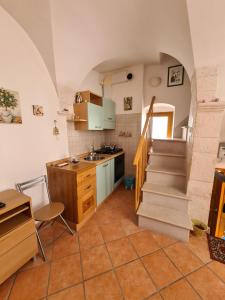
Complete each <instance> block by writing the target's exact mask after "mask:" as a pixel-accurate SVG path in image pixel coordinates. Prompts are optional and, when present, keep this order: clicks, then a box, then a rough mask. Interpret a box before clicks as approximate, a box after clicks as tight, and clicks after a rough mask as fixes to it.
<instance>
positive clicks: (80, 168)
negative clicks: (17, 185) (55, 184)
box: [46, 151, 124, 174]
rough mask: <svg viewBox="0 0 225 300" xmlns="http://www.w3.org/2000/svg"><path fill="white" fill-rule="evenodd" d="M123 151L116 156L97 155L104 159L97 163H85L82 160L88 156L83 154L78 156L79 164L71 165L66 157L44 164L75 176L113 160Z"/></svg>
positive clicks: (85, 161)
mask: <svg viewBox="0 0 225 300" xmlns="http://www.w3.org/2000/svg"><path fill="white" fill-rule="evenodd" d="M123 153H124V151H121V152H118V153H116V154H98V155H99V156H102V157H104V159H101V160H97V161H87V160H85V159H84V157H86V156H88V153H84V154H81V155H80V156H79V162H78V163H75V164H74V163H71V162H70V158H69V157H66V158H64V159H60V160H55V161H52V162H49V163H47V164H46V167H52V168H57V169H61V170H63V171H67V172H75V173H77V174H79V173H82V172H84V171H86V170H89V169H92V168H94V167H95V166H97V165H100V164H103V163H105V162H106V161H109V160H110V159H113V158H115V157H117V156H119V155H121V154H123ZM64 162H67V163H68V165H66V166H63V167H59V166H57V165H58V164H61V163H64Z"/></svg>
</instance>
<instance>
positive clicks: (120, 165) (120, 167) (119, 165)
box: [114, 153, 125, 183]
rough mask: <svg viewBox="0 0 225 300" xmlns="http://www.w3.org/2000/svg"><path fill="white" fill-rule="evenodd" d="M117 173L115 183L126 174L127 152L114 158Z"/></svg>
mask: <svg viewBox="0 0 225 300" xmlns="http://www.w3.org/2000/svg"><path fill="white" fill-rule="evenodd" d="M114 161H115V173H114V183H117V182H118V181H119V180H120V179H121V178H122V177H123V176H124V165H125V154H124V153H122V154H120V155H118V156H116V157H115V158H114Z"/></svg>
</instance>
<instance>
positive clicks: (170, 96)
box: [144, 56, 191, 137]
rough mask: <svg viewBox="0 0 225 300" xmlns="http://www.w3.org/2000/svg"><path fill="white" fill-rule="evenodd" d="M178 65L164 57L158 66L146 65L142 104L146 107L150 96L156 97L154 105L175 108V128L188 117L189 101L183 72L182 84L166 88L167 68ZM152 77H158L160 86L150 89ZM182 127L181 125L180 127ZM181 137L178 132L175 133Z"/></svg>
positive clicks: (186, 81)
mask: <svg viewBox="0 0 225 300" xmlns="http://www.w3.org/2000/svg"><path fill="white" fill-rule="evenodd" d="M178 64H180V63H179V62H178V61H177V60H175V59H173V58H171V57H168V56H166V57H165V58H164V59H163V60H162V63H161V64H159V65H147V66H145V72H144V103H145V106H148V105H149V104H150V102H151V99H152V96H156V103H157V102H159V103H168V104H171V105H173V106H175V118H174V127H175V128H176V127H177V126H178V125H179V124H180V123H181V122H182V121H183V120H184V119H186V118H187V117H188V115H189V110H190V101H191V87H190V80H189V78H188V75H187V73H186V71H185V73H184V84H183V85H180V86H174V87H167V76H168V67H170V66H174V65H178ZM152 77H160V78H161V79H162V82H161V84H160V85H159V86H158V87H152V86H151V85H150V83H149V81H150V79H151V78H152ZM182 126H183V125H182ZM177 134H178V135H181V130H180V132H179V131H178V132H177ZM177 137H178V136H177Z"/></svg>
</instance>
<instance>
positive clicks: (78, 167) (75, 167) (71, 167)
mask: <svg viewBox="0 0 225 300" xmlns="http://www.w3.org/2000/svg"><path fill="white" fill-rule="evenodd" d="M64 162H67V163H68V165H66V166H63V167H59V166H57V165H58V164H60V163H64ZM46 167H52V168H56V169H60V170H63V171H66V172H74V173H77V174H80V173H82V172H84V171H87V170H89V169H92V168H94V166H93V165H91V164H89V163H87V162H86V161H79V162H78V163H71V162H70V158H69V157H66V158H64V159H60V160H56V161H52V162H49V163H47V164H46Z"/></svg>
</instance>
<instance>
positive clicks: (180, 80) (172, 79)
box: [167, 65, 184, 87]
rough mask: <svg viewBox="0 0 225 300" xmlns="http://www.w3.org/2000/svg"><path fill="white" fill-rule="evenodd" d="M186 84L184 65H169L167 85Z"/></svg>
mask: <svg viewBox="0 0 225 300" xmlns="http://www.w3.org/2000/svg"><path fill="white" fill-rule="evenodd" d="M183 84H184V67H183V66H182V65H176V66H171V67H168V78H167V86H168V87H172V86H178V85H183Z"/></svg>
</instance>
